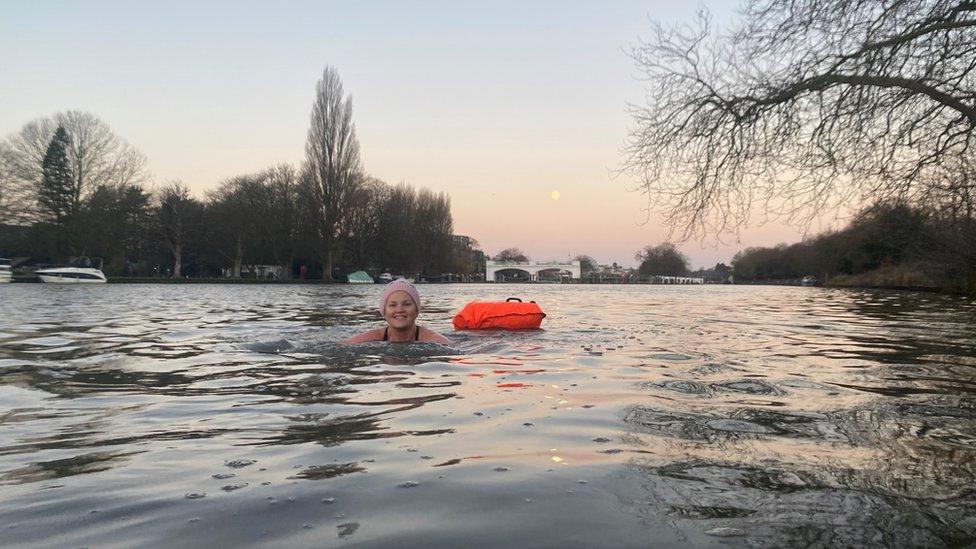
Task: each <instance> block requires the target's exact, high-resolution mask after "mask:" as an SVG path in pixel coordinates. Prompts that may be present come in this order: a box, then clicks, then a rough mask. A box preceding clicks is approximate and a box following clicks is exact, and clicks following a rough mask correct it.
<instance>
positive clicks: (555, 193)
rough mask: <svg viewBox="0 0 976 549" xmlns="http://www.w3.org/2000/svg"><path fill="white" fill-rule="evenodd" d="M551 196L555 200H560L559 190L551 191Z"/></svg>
mask: <svg viewBox="0 0 976 549" xmlns="http://www.w3.org/2000/svg"><path fill="white" fill-rule="evenodd" d="M549 196H550V197H551V198H552V199H553V200H559V191H552V192H551V193H549Z"/></svg>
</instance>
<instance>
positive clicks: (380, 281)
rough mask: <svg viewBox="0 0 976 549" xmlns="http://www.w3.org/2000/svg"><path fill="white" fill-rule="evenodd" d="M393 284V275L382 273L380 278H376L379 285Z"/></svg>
mask: <svg viewBox="0 0 976 549" xmlns="http://www.w3.org/2000/svg"><path fill="white" fill-rule="evenodd" d="M390 282H393V275H391V274H390V273H380V276H378V277H376V283H377V284H389V283H390Z"/></svg>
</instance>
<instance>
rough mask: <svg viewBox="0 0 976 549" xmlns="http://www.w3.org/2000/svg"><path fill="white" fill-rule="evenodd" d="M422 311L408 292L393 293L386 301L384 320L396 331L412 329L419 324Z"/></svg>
mask: <svg viewBox="0 0 976 549" xmlns="http://www.w3.org/2000/svg"><path fill="white" fill-rule="evenodd" d="M418 314H420V310H419V309H418V308H417V304H416V303H415V302H414V300H413V298H412V297H410V294H408V293H407V292H401V291H397V292H393V293H392V294H390V298H389V299H387V300H386V309H385V310H384V311H383V318H385V319H386V321H387V322H388V323H389V324H390V327H391V328H393V329H396V330H403V329H404V328H410V327H412V326H413V325H414V324H416V323H417V315H418Z"/></svg>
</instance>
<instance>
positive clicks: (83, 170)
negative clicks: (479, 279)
mask: <svg viewBox="0 0 976 549" xmlns="http://www.w3.org/2000/svg"><path fill="white" fill-rule="evenodd" d="M305 152H306V155H305V161H304V162H303V163H302V165H300V166H297V167H296V166H292V165H288V164H280V165H276V166H272V167H269V168H267V169H266V170H263V171H260V172H257V173H251V174H243V175H237V176H233V177H230V178H228V179H226V180H224V181H222V182H221V183H220V184H219V185H218V186H217V187H216V188H215V189H213V190H211V191H209V192H208V193H207V194H206V196H205V197H203V198H195V197H193V196H191V194H190V191H189V189H188V188H187V186H186V185H184V184H183V183H181V182H179V181H172V182H169V183H166V184H164V185H161V186H158V187H157V188H155V189H150V188H149V186H148V181H149V176H148V174H147V173H146V169H145V165H146V160H145V157H144V156H143V155H142V154H141V153H140V152H138V151H137V150H136V149H135V148H133V147H132V146H130V145H129V144H128V143H126V142H125V141H124V140H123V139H121V138H120V137H118V136H116V135H115V134H114V133H113V132H112V131H111V129H110V128H109V127H108V125H107V124H105V123H104V122H103V121H101V120H100V119H98V118H97V117H95V116H94V115H91V114H89V113H84V112H78V111H68V112H64V113H59V114H56V115H54V116H51V117H44V118H40V119H37V120H34V121H32V122H29V123H28V124H26V125H25V126H24V127H23V128H22V129H21V130H20V131H19V132H18V133H16V134H14V135H12V136H10V137H9V138H7V139H6V140H4V141H2V142H0V229H2V234H0V251H3V252H5V253H7V254H9V255H23V256H33V257H34V258H38V259H41V260H44V261H50V262H59V261H64V260H66V259H68V258H70V257H74V256H80V255H87V256H90V257H102V258H104V259H105V261H106V265H105V270H106V272H107V273H108V274H112V275H129V276H154V275H155V276H160V275H166V276H173V277H182V276H194V277H212V276H218V275H220V274H221V273H223V274H224V275H226V276H231V277H240V276H242V274H243V273H244V272H246V271H247V270H248V269H247V267H248V266H253V265H274V266H278V267H280V269H278V270H277V271H276V272H280V276H282V277H284V278H290V277H292V276H295V275H298V274H299V273H300V272H302V269H301V266H303V265H304V266H305V267H306V269H308V275H309V276H315V277H322V278H323V279H326V280H331V279H332V278H333V277H334V276H336V275H341V274H342V273H344V272H348V271H350V270H357V269H370V270H373V271H375V272H379V271H389V272H393V273H402V274H411V275H420V274H440V273H445V272H452V273H461V274H464V273H467V272H469V271H471V270H472V269H473V268H476V266H473V265H471V262H470V261H469V258H468V254H469V252H470V250H459V249H457V247H456V246H454V245H453V244H452V232H453V218H452V215H451V201H450V197H449V196H448V195H446V194H445V193H435V192H432V191H430V190H429V189H426V188H420V189H417V188H414V187H412V186H409V185H406V184H403V183H400V184H397V185H390V184H387V183H386V182H384V181H381V180H379V179H377V178H375V177H372V176H370V175H368V174H367V173H366V172H365V170H364V169H363V166H362V162H361V159H360V152H359V143H358V140H357V138H356V133H355V126H354V124H353V122H352V99H351V97H349V96H347V95H346V94H345V92H344V91H343V88H342V83H341V81H340V80H339V76H338V73H337V72H336V71H335V69H333V68H331V67H327V68H326V69H325V71H324V73H323V76H322V79H321V80H320V81H319V82H318V84H317V86H316V97H315V102H314V104H313V108H312V114H311V120H310V127H309V131H308V139H307V142H306V151H305Z"/></svg>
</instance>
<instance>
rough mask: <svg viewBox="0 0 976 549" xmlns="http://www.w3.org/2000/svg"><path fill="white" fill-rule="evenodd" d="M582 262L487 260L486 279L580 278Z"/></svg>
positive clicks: (495, 280) (493, 280) (492, 280)
mask: <svg viewBox="0 0 976 549" xmlns="http://www.w3.org/2000/svg"><path fill="white" fill-rule="evenodd" d="M580 273H581V271H580V262H579V261H569V262H566V263H556V262H553V261H492V260H488V261H485V280H487V281H489V282H506V281H510V282H514V281H532V282H538V281H539V280H540V278H541V279H543V280H545V279H553V280H560V279H563V278H580ZM540 274H541V275H542V276H541V277H540V276H539V275H540Z"/></svg>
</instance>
